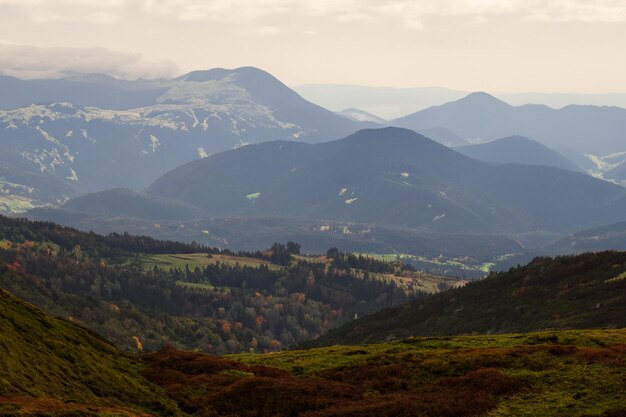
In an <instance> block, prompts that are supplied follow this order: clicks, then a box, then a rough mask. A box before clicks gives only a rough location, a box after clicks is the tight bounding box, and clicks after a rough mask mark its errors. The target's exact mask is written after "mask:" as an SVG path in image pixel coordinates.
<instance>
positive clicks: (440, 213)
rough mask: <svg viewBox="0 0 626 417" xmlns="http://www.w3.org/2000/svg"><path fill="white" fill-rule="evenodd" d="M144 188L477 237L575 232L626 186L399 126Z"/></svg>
mask: <svg viewBox="0 0 626 417" xmlns="http://www.w3.org/2000/svg"><path fill="white" fill-rule="evenodd" d="M244 168H245V169H244ZM147 192H148V193H149V194H153V195H158V196H161V197H165V198H168V199H171V200H177V201H183V202H186V203H188V204H191V205H194V206H196V207H199V208H201V209H203V210H205V211H206V212H207V213H208V214H210V215H212V216H223V215H226V214H228V215H245V216H267V215H271V216H283V217H295V218H298V217H308V218H317V219H324V218H326V219H333V220H343V221H357V222H369V223H374V224H384V225H393V226H401V227H410V228H424V229H426V230H438V231H455V232H477V231H478V232H481V233H484V232H488V231H491V232H500V233H502V232H508V233H515V232H521V231H530V230H537V229H544V230H553V231H567V230H578V229H580V228H582V227H584V225H585V224H601V223H605V222H606V219H607V218H614V219H620V220H621V219H623V217H624V213H625V212H624V211H622V209H623V208H626V194H625V193H626V191H624V189H623V188H621V187H618V186H616V185H613V184H610V183H607V182H605V181H601V180H597V179H594V178H591V177H589V176H586V175H584V174H582V173H574V172H570V171H566V170H561V169H556V168H552V167H541V166H533V167H529V166H522V165H506V166H505V165H492V164H486V163H482V162H479V161H475V160H472V159H470V158H468V157H466V156H464V155H461V154H459V153H457V152H454V151H452V150H450V149H448V148H446V147H444V146H442V145H440V144H438V143H436V142H434V141H432V140H430V139H427V138H425V137H423V136H421V135H419V134H417V133H414V132H411V131H409V130H405V129H398V128H383V129H368V130H362V131H359V132H357V133H356V134H354V135H351V136H349V137H347V138H345V139H341V140H338V141H334V142H327V143H323V144H319V145H307V144H301V143H293V142H271V143H266V144H262V145H256V146H249V147H244V148H241V149H238V150H235V151H230V152H225V153H222V154H218V155H214V156H212V157H210V158H207V159H204V160H199V161H195V162H192V163H190V164H187V165H184V166H181V167H179V168H177V169H175V170H173V171H171V172H169V173H168V174H166V175H164V176H163V177H161V178H160V179H158V180H157V181H155V182H154V183H153V184H152V185H151V186H150V187H149V188H148V189H147ZM550 213H554V214H550Z"/></svg>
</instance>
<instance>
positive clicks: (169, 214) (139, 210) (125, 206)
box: [63, 188, 204, 220]
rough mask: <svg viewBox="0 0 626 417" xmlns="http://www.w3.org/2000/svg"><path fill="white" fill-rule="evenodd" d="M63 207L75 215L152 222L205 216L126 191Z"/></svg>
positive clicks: (83, 198) (76, 200) (77, 200)
mask: <svg viewBox="0 0 626 417" xmlns="http://www.w3.org/2000/svg"><path fill="white" fill-rule="evenodd" d="M63 207H64V209H66V210H68V211H71V212H79V213H80V212H82V213H90V214H97V215H104V216H115V217H118V216H122V217H130V218H140V219H148V220H175V219H178V220H181V219H187V220H189V219H196V218H199V217H202V216H203V215H204V213H203V211H202V210H200V209H198V208H196V207H193V206H189V205H186V204H183V203H179V202H178V201H173V200H167V199H165V198H160V197H156V196H153V195H150V194H145V193H138V192H134V191H131V190H128V189H124V188H116V189H111V190H105V191H101V192H99V193H91V194H87V195H84V196H81V197H76V198H73V199H71V200H69V201H68V202H67V203H66V204H65V205H64V206H63Z"/></svg>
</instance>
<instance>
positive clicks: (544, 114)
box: [390, 92, 626, 155]
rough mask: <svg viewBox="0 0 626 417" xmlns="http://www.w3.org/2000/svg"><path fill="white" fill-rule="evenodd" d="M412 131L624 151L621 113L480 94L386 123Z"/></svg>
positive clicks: (625, 126)
mask: <svg viewBox="0 0 626 417" xmlns="http://www.w3.org/2000/svg"><path fill="white" fill-rule="evenodd" d="M390 124H392V125H394V126H400V127H406V128H409V129H413V130H420V129H427V128H432V127H439V126H440V127H445V128H447V129H450V130H452V131H453V132H456V133H457V134H459V135H460V136H462V137H463V138H466V139H480V140H482V141H489V140H495V139H498V138H502V137H506V136H511V135H522V136H526V137H530V138H533V139H535V140H537V141H539V142H541V143H543V144H544V145H547V146H550V147H551V148H553V149H558V148H562V147H563V148H570V149H573V150H574V151H576V152H579V153H583V154H585V153H592V154H595V155H598V154H601V155H602V154H607V153H611V152H619V151H623V150H625V149H626V144H625V142H624V139H625V136H624V132H626V109H623V108H619V107H598V106H578V105H570V106H567V107H564V108H562V109H558V110H555V109H552V108H550V107H547V106H544V105H535V104H527V105H523V106H511V105H509V104H507V103H505V102H504V101H501V100H499V99H497V98H496V97H493V96H491V95H489V94H486V93H482V92H479V93H472V94H469V95H468V96H466V97H464V98H462V99H460V100H457V101H453V102H450V103H447V104H443V105H440V106H434V107H430V108H428V109H425V110H422V111H419V112H417V113H413V114H410V115H408V116H405V117H401V118H398V119H395V120H393V121H391V122H390Z"/></svg>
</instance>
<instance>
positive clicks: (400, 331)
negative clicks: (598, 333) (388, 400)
mask: <svg viewBox="0 0 626 417" xmlns="http://www.w3.org/2000/svg"><path fill="white" fill-rule="evenodd" d="M607 327H608V328H620V327H626V252H602V253H585V254H582V255H578V256H563V257H556V258H536V259H535V260H533V261H532V262H531V263H529V264H528V265H526V266H521V267H517V268H512V269H510V270H509V271H508V272H502V273H492V274H491V275H490V276H489V277H488V278H486V279H484V280H481V281H477V282H473V283H471V284H469V285H467V286H465V287H463V288H457V289H452V290H449V291H446V292H443V293H440V294H436V295H434V296H431V297H427V298H424V299H421V300H416V301H414V302H412V303H409V304H405V305H402V306H398V307H395V308H391V309H387V310H383V311H380V312H378V313H374V314H372V315H369V316H367V317H363V318H361V319H359V320H354V321H352V322H350V323H348V324H346V325H345V326H343V327H339V328H337V329H334V330H331V331H330V332H329V333H327V334H326V335H324V336H322V337H321V338H320V339H318V340H316V341H313V342H311V345H314V346H318V345H331V344H336V343H340V344H345V343H349V344H352V343H371V342H375V341H384V340H389V339H395V338H402V337H407V336H418V335H429V336H433V335H455V334H473V333H505V332H528V331H537V330H542V329H585V328H607Z"/></svg>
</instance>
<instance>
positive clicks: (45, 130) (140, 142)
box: [0, 67, 359, 203]
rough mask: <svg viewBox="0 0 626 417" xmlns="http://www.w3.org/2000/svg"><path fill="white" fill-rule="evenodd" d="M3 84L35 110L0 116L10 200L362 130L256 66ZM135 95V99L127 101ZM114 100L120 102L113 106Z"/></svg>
mask: <svg viewBox="0 0 626 417" xmlns="http://www.w3.org/2000/svg"><path fill="white" fill-rule="evenodd" d="M1 81H2V82H4V83H5V85H6V87H7V90H8V91H14V92H15V94H16V97H17V98H16V99H15V100H17V101H16V102H15V103H13V104H18V105H19V104H24V103H29V104H28V105H25V106H23V107H19V108H14V109H10V110H2V111H0V143H2V150H1V151H0V175H3V177H0V180H1V181H2V182H3V183H7V184H9V185H7V186H6V187H5V186H3V189H5V190H6V189H8V190H9V191H10V193H11V195H12V196H17V197H21V198H29V199H32V200H35V201H43V202H52V203H57V202H58V201H63V200H65V199H67V198H68V197H71V196H75V195H77V194H82V193H85V192H94V191H101V190H102V189H106V188H120V187H121V188H131V189H135V190H137V189H142V188H144V187H146V186H147V185H148V184H150V182H152V181H153V180H154V179H156V178H158V177H159V176H160V175H162V174H164V173H165V172H167V171H168V170H171V169H173V168H175V167H177V166H179V165H182V164H184V163H186V162H189V161H192V160H194V159H198V158H204V157H206V156H207V155H210V154H212V153H215V152H219V151H224V150H227V149H232V148H235V147H238V146H241V145H243V144H247V143H259V142H264V141H268V140H279V139H282V140H297V141H308V142H320V141H325V140H330V139H337V138H340V137H343V136H345V135H347V134H350V133H352V132H354V131H355V130H357V128H358V126H359V124H358V123H357V122H353V121H351V120H348V119H346V118H344V117H341V116H339V115H337V114H334V113H332V112H330V111H327V110H325V109H323V108H321V107H319V106H316V105H314V104H311V103H309V102H307V101H306V100H304V99H302V98H301V97H300V96H299V95H298V94H296V93H295V92H294V91H293V90H291V89H289V88H288V87H286V86H285V85H284V84H282V83H281V82H280V81H278V80H277V79H276V78H274V77H273V76H271V75H270V74H268V73H266V72H264V71H262V70H259V69H256V68H251V67H244V68H237V69H234V70H226V69H214V70H209V71H195V72H192V73H189V74H186V75H184V76H182V77H179V78H176V79H173V80H160V81H154V82H145V81H141V80H139V81H119V80H115V79H111V78H109V77H94V76H92V77H85V78H79V79H68V80H54V81H51V80H43V81H42V80H40V81H23V82H22V81H21V80H17V79H12V78H6V77H5V78H3V79H2V80H1ZM83 85H85V86H86V87H85V88H84V89H81V86H83ZM46 86H47V87H46ZM38 87H41V88H42V90H41V91H39V90H38ZM121 90H123V92H124V93H123V94H121V93H120V95H119V97H118V96H117V93H118V92H119V91H121ZM81 91H82V92H83V95H82V96H81ZM142 91H144V92H145V91H149V92H150V94H148V93H146V94H144V95H142V94H143V93H142ZM21 92H23V96H20V94H21ZM38 94H39V95H38ZM134 94H138V95H139V96H140V97H139V98H137V100H138V101H132V100H131V99H130V98H129V99H128V100H127V98H128V97H131V98H132V97H134V96H133V95H134ZM19 97H22V98H21V99H20V100H22V101H19V100H18V98H19ZM80 97H82V99H80ZM114 97H117V98H118V99H119V102H118V103H117V104H116V103H111V102H110V99H113V98H114ZM39 99H41V100H42V103H39V104H30V103H32V101H35V100H39ZM52 99H56V101H55V102H52V103H51V102H50V101H49V100H52ZM7 100H8V99H7ZM66 100H73V102H68V101H66ZM76 103H79V104H76ZM9 104H10V103H9ZM100 105H101V106H109V107H97V106H100ZM133 105H140V107H132V106H133ZM129 106H131V107H129ZM5 172H6V174H5Z"/></svg>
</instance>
